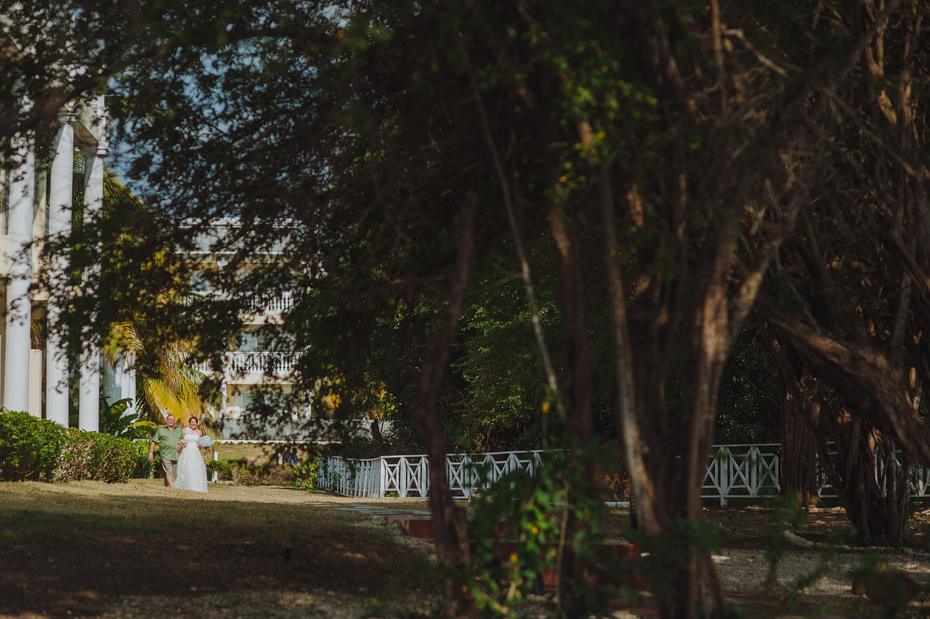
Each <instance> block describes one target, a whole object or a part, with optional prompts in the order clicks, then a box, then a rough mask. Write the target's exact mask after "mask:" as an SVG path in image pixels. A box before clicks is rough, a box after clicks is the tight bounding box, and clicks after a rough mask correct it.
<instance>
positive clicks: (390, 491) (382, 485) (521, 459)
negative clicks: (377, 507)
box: [317, 451, 543, 499]
mask: <svg viewBox="0 0 930 619" xmlns="http://www.w3.org/2000/svg"><path fill="white" fill-rule="evenodd" d="M542 454H543V452H542V451H502V452H496V453H483V454H467V455H466V454H452V455H448V456H446V474H447V475H448V476H449V485H450V486H451V488H452V495H453V496H454V497H456V498H460V499H467V498H468V495H469V494H470V493H471V489H472V488H473V487H475V483H476V477H477V474H476V470H477V468H478V467H487V477H488V481H489V482H490V483H494V482H496V481H497V480H498V479H500V478H501V477H502V476H504V475H505V474H507V473H509V472H511V471H515V470H517V469H523V470H526V471H528V472H530V473H532V472H533V471H534V470H535V469H536V468H538V467H539V466H540V465H541V463H542V462H541V455H542ZM317 487H319V488H324V489H327V490H332V491H333V492H337V493H339V494H342V495H345V496H354V497H369V498H372V497H376V498H381V497H389V496H397V497H400V498H415V497H420V498H424V497H426V492H427V490H429V464H428V463H427V461H426V456H422V455H420V456H382V457H380V458H372V459H370V460H349V459H346V458H340V457H324V458H320V467H319V478H318V479H317Z"/></svg>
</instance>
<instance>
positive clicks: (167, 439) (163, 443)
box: [152, 425, 184, 460]
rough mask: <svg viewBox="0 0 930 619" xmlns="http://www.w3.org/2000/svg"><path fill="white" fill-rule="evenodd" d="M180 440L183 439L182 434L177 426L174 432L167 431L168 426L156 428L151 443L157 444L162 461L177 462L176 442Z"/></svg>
mask: <svg viewBox="0 0 930 619" xmlns="http://www.w3.org/2000/svg"><path fill="white" fill-rule="evenodd" d="M182 438H184V432H183V431H182V430H181V428H180V427H179V426H177V425H176V426H174V430H169V429H168V426H158V429H157V430H155V436H153V437H152V442H153V443H158V450H159V451H160V452H161V457H162V459H163V460H177V459H178V441H180V440H181V439H182Z"/></svg>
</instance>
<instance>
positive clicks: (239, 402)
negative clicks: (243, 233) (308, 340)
mask: <svg viewBox="0 0 930 619" xmlns="http://www.w3.org/2000/svg"><path fill="white" fill-rule="evenodd" d="M239 225H240V223H239V220H238V219H237V218H220V219H215V220H213V221H211V222H210V223H209V226H208V227H207V228H206V229H205V230H203V231H201V232H199V233H197V234H196V235H195V245H196V247H195V248H194V250H193V251H192V252H191V255H190V259H191V260H192V261H193V262H194V268H195V269H196V270H197V273H198V275H195V281H194V286H193V288H194V291H195V292H196V293H198V294H202V295H205V296H208V297H213V298H223V296H224V295H226V294H228V293H227V292H226V291H223V290H219V289H216V288H214V286H213V284H211V283H210V282H211V278H210V277H208V276H206V274H207V273H210V272H213V273H220V272H224V271H228V270H229V269H230V267H229V262H228V257H229V254H231V253H232V252H234V251H235V250H236V248H235V247H234V246H230V245H231V244H232V243H234V242H233V241H231V240H230V239H232V238H233V237H234V236H235V232H236V231H237V230H238V228H239ZM287 225H288V224H287V223H284V224H282V226H284V227H285V228H286V226H287ZM284 236H286V229H285V234H284ZM285 242H286V241H285V240H283V239H282V240H281V242H280V243H279V244H278V246H279V247H283V246H284V244H285ZM275 254H276V247H272V248H270V249H266V250H263V252H262V254H261V256H259V257H257V258H256V264H255V265H251V266H264V267H267V265H268V264H269V261H270V262H271V263H274V262H275V261H276V260H275ZM238 268H239V270H240V273H239V274H242V272H243V271H247V270H248V269H249V268H250V265H248V264H246V265H242V266H240V267H238ZM239 274H233V275H232V276H233V277H235V276H236V275H239ZM227 276H229V275H228V274H227ZM291 307H293V297H292V294H291V293H290V292H281V293H279V294H275V295H272V296H267V295H265V296H261V297H257V298H256V300H255V301H254V303H253V304H252V307H251V308H250V309H249V310H248V311H245V312H242V313H240V315H239V317H240V319H241V321H242V330H241V332H240V333H239V334H238V337H236V338H234V340H233V341H231V342H230V349H229V351H228V352H226V353H225V355H224V363H223V368H222V370H221V371H220V372H219V375H216V374H215V373H214V372H213V371H212V368H210V367H209V366H208V365H206V364H204V365H201V366H200V367H199V368H198V369H200V370H201V371H204V372H206V373H208V374H210V375H211V376H212V377H213V378H214V379H215V380H218V382H219V383H220V387H221V392H222V394H223V395H222V400H223V403H222V405H221V410H220V411H219V415H218V418H219V419H220V420H222V423H221V425H222V426H223V428H224V431H223V434H224V436H229V435H237V434H239V433H240V432H246V433H248V432H250V431H252V432H254V431H255V430H256V428H255V427H254V425H253V426H252V427H249V423H248V420H247V417H248V415H249V412H250V409H252V408H253V404H254V403H255V402H256V400H257V399H258V398H261V397H264V398H266V399H267V398H268V397H269V396H272V399H273V400H274V401H276V404H277V405H276V407H275V408H276V409H281V410H276V411H275V412H276V417H277V418H278V419H281V418H284V419H285V420H287V418H288V417H290V421H291V422H296V424H294V423H291V424H284V425H288V426H290V429H289V430H284V433H285V434H286V433H288V432H289V431H291V430H293V428H295V427H298V426H299V425H300V422H301V421H302V420H305V419H309V418H310V417H311V409H310V405H309V401H307V404H306V405H303V404H301V405H298V406H295V405H294V402H295V401H300V402H302V401H304V400H305V399H306V398H304V397H302V396H301V395H300V394H297V393H296V392H295V388H296V383H297V381H296V376H295V370H296V361H297V353H296V351H294V350H293V347H292V346H290V345H289V342H291V341H292V340H291V338H289V337H288V334H287V333H284V332H283V331H282V328H283V324H284V321H283V316H284V314H285V313H286V312H287V311H288V310H289V309H291ZM285 407H286V408H287V410H283V409H284V408H285ZM278 430H279V431H278V432H274V433H275V434H276V435H277V436H280V435H281V433H280V430H281V427H280V424H279V428H278ZM271 431H272V430H270V429H269V432H271Z"/></svg>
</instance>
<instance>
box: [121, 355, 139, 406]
mask: <svg viewBox="0 0 930 619" xmlns="http://www.w3.org/2000/svg"><path fill="white" fill-rule="evenodd" d="M118 370H119V376H120V385H121V394H122V397H124V398H132V404H131V405H130V406H129V408H127V409H126V414H127V415H130V414H133V413H135V412H137V409H136V368H135V367H134V366H133V365H131V364H130V363H129V362H128V361H121V362H120V363H119V366H118Z"/></svg>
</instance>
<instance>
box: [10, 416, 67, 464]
mask: <svg viewBox="0 0 930 619" xmlns="http://www.w3.org/2000/svg"><path fill="white" fill-rule="evenodd" d="M64 439H65V428H63V427H61V426H60V425H58V424H57V423H54V422H52V421H47V420H43V419H38V418H36V417H33V416H32V415H30V414H29V413H13V412H9V411H0V480H2V481H25V480H31V481H38V480H44V481H51V480H52V479H53V477H54V474H55V470H56V469H57V468H58V455H59V454H60V453H61V445H62V443H63V442H64Z"/></svg>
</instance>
